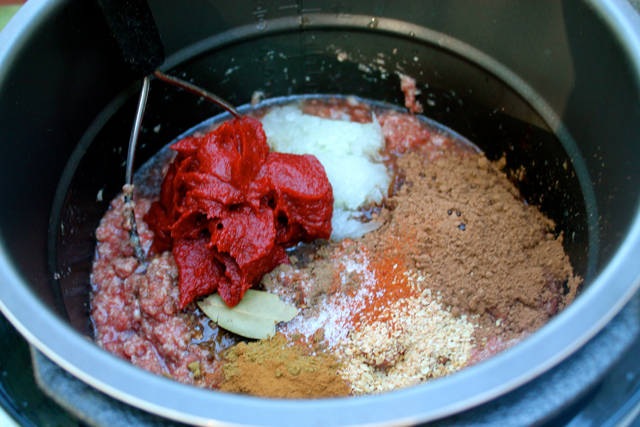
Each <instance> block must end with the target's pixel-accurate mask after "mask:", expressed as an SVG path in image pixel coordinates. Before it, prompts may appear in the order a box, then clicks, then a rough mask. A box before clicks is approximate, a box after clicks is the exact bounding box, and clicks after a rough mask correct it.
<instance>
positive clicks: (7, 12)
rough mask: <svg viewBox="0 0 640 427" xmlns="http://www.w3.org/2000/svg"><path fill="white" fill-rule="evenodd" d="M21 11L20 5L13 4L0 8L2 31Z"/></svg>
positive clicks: (0, 28)
mask: <svg viewBox="0 0 640 427" xmlns="http://www.w3.org/2000/svg"><path fill="white" fill-rule="evenodd" d="M18 9H20V5H19V4H12V5H9V6H0V30H2V29H3V28H4V26H5V25H7V23H8V22H9V20H10V19H11V18H12V17H13V15H15V14H16V12H17V11H18Z"/></svg>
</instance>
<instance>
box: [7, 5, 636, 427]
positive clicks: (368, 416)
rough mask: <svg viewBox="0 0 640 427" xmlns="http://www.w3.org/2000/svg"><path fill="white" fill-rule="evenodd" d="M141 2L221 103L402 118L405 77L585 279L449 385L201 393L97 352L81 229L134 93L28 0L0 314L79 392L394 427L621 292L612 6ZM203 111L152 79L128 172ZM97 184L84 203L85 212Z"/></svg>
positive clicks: (207, 411) (13, 68) (629, 191)
mask: <svg viewBox="0 0 640 427" xmlns="http://www.w3.org/2000/svg"><path fill="white" fill-rule="evenodd" d="M151 7H152V10H153V12H154V15H155V17H156V20H157V21H158V25H159V27H160V31H161V34H162V36H163V39H164V42H165V46H166V49H167V54H168V60H167V63H166V64H165V69H166V70H168V71H170V72H172V73H178V74H181V75H183V76H186V77H187V78H189V79H192V80H193V81H194V82H195V83H196V84H198V85H200V86H203V87H205V88H208V89H211V90H213V91H215V92H216V93H218V94H219V95H221V96H223V97H225V98H227V99H229V100H230V101H231V102H233V103H235V104H236V105H240V104H243V103H246V102H248V101H249V99H250V96H251V93H252V92H253V91H255V90H262V91H264V92H265V93H266V94H267V96H269V97H275V96H284V95H291V94H303V93H342V94H355V95H359V96H362V97H365V98H370V99H375V100H380V101H386V102H391V103H395V104H401V103H402V93H401V92H400V90H399V83H398V78H397V76H396V75H395V74H394V73H395V72H396V71H402V72H403V73H405V74H409V75H411V76H413V77H415V78H416V79H417V80H418V81H419V84H420V85H421V87H422V88H423V89H422V94H421V95H420V97H421V99H422V101H423V104H424V105H426V106H428V107H427V110H426V114H427V115H429V116H430V117H432V118H434V119H436V120H438V121H440V122H442V123H444V124H445V125H448V126H450V127H452V128H453V129H454V130H456V131H458V132H459V133H461V134H463V135H465V136H467V137H468V138H469V139H470V140H472V141H474V142H475V143H476V144H478V145H479V146H480V147H481V148H482V149H483V150H485V151H486V153H487V154H488V156H489V157H492V158H497V157H500V156H501V155H502V154H503V153H505V154H506V155H507V159H508V164H509V167H511V168H513V169H518V168H519V167H520V166H524V167H525V169H526V171H527V173H526V177H527V179H525V180H524V181H523V183H522V184H521V190H522V192H523V194H524V195H525V196H526V197H527V199H528V200H529V201H530V202H532V203H535V204H537V205H539V206H540V207H541V209H542V210H543V211H544V212H545V213H546V214H547V215H549V216H550V217H551V218H553V219H554V220H555V221H556V223H557V224H558V227H559V229H560V230H561V231H562V232H563V233H564V237H565V238H564V243H565V249H566V251H567V253H568V254H569V256H570V259H571V261H572V264H573V265H574V268H575V269H576V271H577V272H578V273H579V274H581V275H582V276H583V277H585V286H584V289H583V290H582V292H581V295H580V296H579V298H577V300H576V301H575V302H574V303H573V304H572V305H571V306H570V307H568V308H567V309H566V310H564V311H563V312H562V313H560V314H559V315H558V316H557V317H556V318H554V319H553V320H552V321H551V322H550V323H549V324H548V325H546V326H545V327H544V328H542V329H541V330H540V331H538V332H536V333H535V334H533V336H531V337H530V338H528V339H527V340H525V341H524V342H523V343H522V344H520V345H518V346H516V347H514V348H512V349H510V350H508V351H506V352H504V353H502V354H500V355H498V356H497V357H495V358H493V359H491V360H489V361H487V362H484V363H482V364H480V365H477V366H474V367H472V368H469V369H467V370H464V371H463V372H461V373H459V374H456V375H454V376H452V377H449V378H444V379H440V380H437V381H433V382H430V383H428V384H424V385H421V386H418V387H414V388H411V389H407V390H401V391H397V392H393V393H387V394H383V395H378V396H367V397H358V398H347V399H328V400H315V401H284V400H270V399H259V398H252V397H246V396H236V395H228V394H221V393H217V392H211V391H204V390H200V389H197V388H195V387H188V386H184V385H181V384H178V383H174V382H172V381H169V380H166V379H164V378H161V377H157V376H154V375H151V374H148V373H146V372H143V371H141V370H139V369H137V368H135V367H133V366H131V365H129V364H128V363H125V362H123V361H121V360H119V359H117V358H115V357H113V356H111V355H110V354H107V353H106V352H104V351H102V350H101V349H99V348H97V347H96V346H94V345H93V344H92V343H91V342H89V340H87V339H86V338H85V337H84V336H85V335H90V327H89V326H90V324H89V320H88V307H89V305H88V304H89V300H88V292H89V282H88V274H89V269H90V263H91V259H92V257H93V245H94V239H93V234H92V233H93V230H94V229H95V227H96V225H97V222H98V220H99V218H100V216H101V215H102V214H103V212H104V210H106V207H107V203H108V200H109V199H110V198H112V197H113V196H115V194H116V193H117V192H118V191H119V188H120V186H121V185H122V180H123V177H124V165H123V161H124V156H125V153H126V150H125V146H126V143H127V142H128V136H127V135H128V132H129V130H130V128H131V121H132V120H133V110H134V105H135V99H134V98H135V96H134V95H135V92H136V91H137V89H138V85H137V84H135V83H132V81H131V79H130V78H129V77H128V76H127V75H126V73H125V71H124V70H122V69H121V68H120V65H119V61H118V60H117V59H116V54H115V51H114V50H113V47H112V46H111V44H110V40H109V38H108V36H107V35H106V34H107V31H106V28H104V27H103V25H102V24H101V21H100V20H99V16H98V13H97V11H96V10H95V9H94V8H93V6H92V4H91V2H87V1H81V0H66V1H47V0H31V1H29V2H28V3H27V4H26V6H24V8H23V9H22V10H21V11H20V12H19V14H18V15H17V16H16V18H15V19H14V20H13V21H12V22H11V23H10V24H9V26H8V27H7V28H6V30H5V31H4V32H3V33H2V34H0V138H1V140H2V143H1V144H0V153H1V155H0V162H2V163H1V164H2V168H1V169H0V170H2V174H3V178H4V182H5V185H3V186H2V188H0V201H1V203H2V209H1V210H0V239H1V240H0V277H2V285H1V286H0V309H2V312H3V313H4V314H5V315H6V316H7V317H8V318H9V320H10V321H11V322H12V323H13V324H14V325H15V326H16V328H17V329H18V330H19V331H20V332H21V333H22V334H23V335H24V336H25V337H26V338H27V339H28V340H29V341H30V342H31V343H32V344H33V345H35V346H36V347H37V348H38V349H40V350H41V351H42V352H43V353H45V354H46V355H47V356H49V357H50V358H51V359H52V360H53V361H55V362H56V363H58V364H59V365H60V366H62V367H63V368H64V369H66V370H67V371H69V372H70V373H72V374H73V375H75V376H77V377H78V378H80V379H81V380H83V381H85V382H86V383H88V384H90V385H92V386H93V387H95V388H97V389H99V390H102V391H104V392H105V393H107V394H109V395H111V396H113V397H115V398H117V399H120V400H122V401H125V402H128V403H130V404H132V405H134V406H137V407H140V408H143V409H145V410H147V411H149V412H152V413H156V414H159V415H162V416H164V417H167V418H170V419H175V420H180V421H183V422H187V423H192V424H197V425H212V424H215V422H218V423H220V424H240V425H269V426H276V425H278V426H282V425H291V426H303V425H336V426H337V425H405V424H412V423H416V422H419V421H426V420H432V419H437V418H440V417H443V416H446V415H449V414H452V413H455V412H458V411H461V410H464V409H465V408H469V407H472V406H474V405H478V404H480V403H481V402H485V401H487V400H489V399H492V398H494V397H496V396H498V395H501V394H504V393H506V392H507V391H509V390H512V389H514V388H516V387H518V386H520V385H522V384H524V383H525V382H527V381H529V380H531V379H532V378H534V377H536V376H538V375H540V374H541V373H542V372H544V371H546V370H548V369H549V368H550V367H552V366H554V365H555V364H557V363H559V362H560V361H561V360H563V359H564V358H566V357H567V356H568V355H570V354H571V353H572V352H574V351H575V350H576V349H578V348H579V347H580V346H581V345H583V344H584V343H585V342H586V341H587V340H588V339H589V338H590V337H592V336H593V335H594V334H595V333H596V332H597V331H598V330H600V329H601V328H602V327H603V326H604V325H605V324H607V322H608V321H609V320H610V319H611V318H612V317H613V316H614V315H615V313H617V312H618V311H619V309H620V308H621V307H622V306H623V305H624V303H625V302H626V301H627V300H628V299H629V298H630V296H631V295H632V294H633V293H634V291H635V290H637V289H638V287H639V285H640V263H639V262H638V260H639V259H640V213H639V206H640V203H639V202H640V199H639V190H640V167H639V165H640V126H639V124H640V18H639V17H638V15H636V13H635V11H634V10H633V9H632V7H631V6H629V5H628V4H627V3H625V2H624V1H595V0H593V1H585V2H577V1H576V2H559V1H549V2H529V1H525V0H522V1H513V0H474V1H468V2H461V1H456V2H453V1H445V0H441V1H430V2H426V1H425V2H415V1H410V0H406V1H403V0H400V1H393V2H390V1H388V0H377V1H364V0H362V1H345V2H333V1H325V0H313V1H312V0H299V1H297V2H292V3H289V2H287V1H285V0H279V1H277V0H253V1H252V2H249V1H243V2H237V3H234V4H233V5H231V4H226V3H225V2H223V1H219V0H208V1H205V0H193V1H190V2H188V3H187V2H182V3H179V4H178V3H177V2H174V1H171V0H154V1H152V2H151ZM428 100H430V102H427V101H428ZM217 112H218V110H216V109H215V107H212V106H209V105H206V104H202V103H199V102H198V100H197V99H194V98H193V97H191V95H188V94H185V93H182V92H178V91H176V90H174V89H173V88H170V87H167V86H161V85H160V84H158V83H154V84H153V85H152V90H151V96H150V99H149V106H148V109H147V115H146V117H145V122H144V126H145V128H146V132H144V131H143V132H144V133H143V135H142V139H141V141H140V144H141V150H140V153H139V155H138V159H139V162H140V161H142V160H144V159H145V158H149V157H150V156H151V155H152V154H153V153H154V152H156V151H157V150H158V149H159V148H160V147H161V146H162V145H164V144H166V143H167V142H169V141H170V140H171V139H173V138H174V137H176V136H177V135H179V134H180V133H182V132H184V131H186V130H187V129H189V128H191V127H192V126H194V125H195V124H197V123H199V122H201V121H202V120H204V119H205V118H207V117H209V116H211V115H214V114H216V113H217ZM158 125H160V128H157V126H158ZM154 128H155V129H156V130H154ZM139 164H140V163H139ZM100 191H102V192H101V194H102V195H103V196H102V197H103V200H104V201H99V200H96V196H97V194H98V192H100Z"/></svg>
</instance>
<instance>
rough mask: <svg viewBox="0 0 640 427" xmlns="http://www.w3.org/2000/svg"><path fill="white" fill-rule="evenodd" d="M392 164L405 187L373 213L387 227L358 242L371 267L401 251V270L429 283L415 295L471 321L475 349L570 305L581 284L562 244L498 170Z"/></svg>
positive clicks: (463, 161) (411, 158) (453, 161)
mask: <svg viewBox="0 0 640 427" xmlns="http://www.w3.org/2000/svg"><path fill="white" fill-rule="evenodd" d="M397 164H398V167H399V169H400V170H402V171H403V173H404V174H405V176H406V180H405V184H404V185H403V186H402V188H401V189H400V191H399V193H398V194H397V195H396V196H394V197H392V198H390V199H389V208H385V209H384V210H383V211H382V212H381V214H380V218H382V219H384V220H386V224H385V226H384V227H383V228H382V229H380V230H378V231H377V232H374V233H370V234H369V235H367V236H365V242H366V243H367V244H368V245H369V247H370V248H372V254H373V256H374V257H377V258H378V259H384V257H386V256H388V254H389V253H390V252H392V253H393V252H394V251H397V250H399V249H400V250H401V251H402V253H403V255H404V258H405V264H406V266H407V268H408V269H417V270H420V271H421V272H422V274H423V275H424V276H426V277H427V280H425V281H424V284H423V287H424V288H429V289H431V291H432V292H433V294H434V296H439V297H440V300H441V302H442V303H443V304H444V305H445V306H450V307H451V313H452V314H453V315H460V314H463V313H466V314H471V315H478V317H476V320H475V321H474V323H476V324H479V325H480V327H481V328H480V329H476V334H475V336H476V338H477V339H478V340H479V341H480V340H481V339H482V338H486V337H488V336H496V335H498V336H501V337H503V338H504V339H505V340H508V339H511V338H515V337H518V336H520V335H521V334H522V333H523V332H533V331H535V330H536V329H538V328H540V327H541V326H542V325H544V323H545V322H547V320H549V318H550V317H551V316H553V315H554V314H556V312H557V311H558V310H559V309H561V308H563V307H564V306H566V305H567V304H568V303H569V302H571V300H572V299H573V298H574V296H575V293H576V289H577V285H578V284H579V283H580V281H581V279H580V278H579V277H577V276H575V275H574V274H573V270H572V268H571V265H570V264H569V260H568V257H567V256H566V255H565V253H564V250H563V247H562V235H561V234H560V235H558V236H556V235H554V234H553V232H554V227H555V225H554V223H553V221H551V220H549V219H547V218H545V217H544V215H542V214H541V213H540V212H539V211H538V210H537V209H536V208H535V207H533V206H528V205H526V204H525V203H523V202H522V201H521V200H520V195H519V192H518V190H517V189H516V188H515V187H514V186H513V184H512V183H511V182H509V180H508V179H507V177H506V175H505V174H504V173H503V172H501V170H500V169H501V167H504V162H503V161H502V162H496V163H491V162H489V161H488V160H487V159H486V158H485V157H484V156H483V155H478V154H465V155H462V156H459V155H452V154H448V155H444V156H443V157H440V158H439V159H437V160H435V161H429V160H427V158H426V157H425V156H423V155H421V154H419V153H410V154H407V155H405V156H404V157H402V158H400V159H398V162H397ZM397 242H403V244H402V245H398V244H397Z"/></svg>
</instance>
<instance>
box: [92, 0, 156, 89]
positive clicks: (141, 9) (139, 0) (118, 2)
mask: <svg viewBox="0 0 640 427" xmlns="http://www.w3.org/2000/svg"><path fill="white" fill-rule="evenodd" d="M95 2H96V4H97V5H98V8H99V10H100V12H101V13H102V16H103V18H104V19H105V21H106V23H107V26H108V27H109V30H110V31H111V35H112V36H113V38H114V40H115V43H116V46H117V49H118V51H119V52H120V55H121V56H122V60H123V63H124V64H125V66H126V67H127V68H128V70H129V71H130V72H131V73H132V74H133V75H134V76H135V77H136V78H143V77H145V76H148V75H150V74H152V73H153V72H154V71H155V70H156V69H157V68H158V67H159V66H160V65H162V63H163V62H164V45H163V44H162V39H161V38H160V31H158V27H157V26H156V22H155V20H154V19H153V15H152V14H151V9H150V8H149V5H148V4H147V1H146V0H95Z"/></svg>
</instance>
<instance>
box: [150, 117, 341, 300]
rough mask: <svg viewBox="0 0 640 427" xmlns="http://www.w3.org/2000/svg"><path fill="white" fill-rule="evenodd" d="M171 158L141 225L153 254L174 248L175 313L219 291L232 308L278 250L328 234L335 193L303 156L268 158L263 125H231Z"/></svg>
mask: <svg viewBox="0 0 640 427" xmlns="http://www.w3.org/2000/svg"><path fill="white" fill-rule="evenodd" d="M171 149H173V150H175V151H176V152H177V153H178V155H177V157H176V159H175V160H174V162H173V163H172V164H171V166H170V167H169V170H168V172H167V175H166V177H165V179H164V181H163V183H162V189H161V192H160V200H159V201H158V202H154V203H153V205H152V206H151V209H150V210H149V212H148V213H147V215H146V216H145V217H144V220H145V221H146V222H147V223H148V224H149V227H150V228H151V230H152V231H153V232H154V240H153V245H152V246H151V252H152V253H161V252H163V251H166V250H170V249H171V250H172V252H173V256H174V258H175V260H176V263H177V264H178V267H179V270H180V308H184V307H185V306H186V305H187V304H189V303H190V302H191V301H193V300H194V299H195V298H197V297H199V296H203V295H209V294H211V293H213V292H215V291H216V290H217V291H218V293H219V294H220V296H221V297H222V299H223V300H224V301H225V302H226V303H227V305H228V306H229V307H233V306H235V305H236V304H238V303H239V302H240V300H241V299H242V297H243V295H244V293H245V292H246V291H247V289H249V288H251V287H252V286H253V285H255V284H256V283H258V281H259V280H260V279H261V278H262V276H263V275H264V274H266V273H268V272H269V271H271V270H273V269H274V268H275V267H276V266H278V265H280V264H283V263H287V264H288V263H289V259H288V257H287V255H286V253H285V251H284V248H286V247H289V246H293V245H295V244H296V243H298V242H300V241H302V240H313V239H318V238H320V239H328V238H329V236H330V235H331V216H332V214H333V191H332V189H331V185H330V184H329V180H328V179H327V174H326V173H325V171H324V168H323V167H322V165H321V164H320V162H319V161H318V160H317V159H316V158H315V157H314V156H310V155H303V156H300V155H295V154H282V153H270V152H269V146H268V145H267V138H266V136H265V134H264V131H263V130H262V124H261V123H260V122H259V121H257V120H255V119H252V118H250V117H242V118H237V119H233V120H231V121H229V122H227V123H225V124H223V125H222V126H220V127H219V128H218V129H216V130H215V131H213V132H211V133H209V134H208V135H205V136H203V137H201V138H196V137H189V138H185V139H183V140H181V141H179V142H177V143H176V144H174V145H172V146H171Z"/></svg>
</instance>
